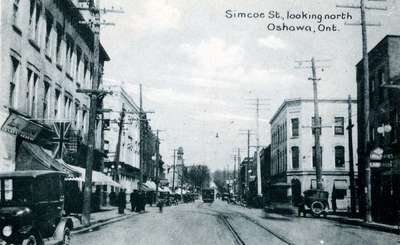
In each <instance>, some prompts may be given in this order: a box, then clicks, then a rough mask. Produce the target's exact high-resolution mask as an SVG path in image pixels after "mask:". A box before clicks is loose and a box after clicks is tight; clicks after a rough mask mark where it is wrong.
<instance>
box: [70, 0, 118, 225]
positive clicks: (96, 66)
mask: <svg viewBox="0 0 400 245" xmlns="http://www.w3.org/2000/svg"><path fill="white" fill-rule="evenodd" d="M87 5H88V7H87V8H86V7H83V8H81V7H78V9H79V10H88V11H89V12H90V15H91V20H90V21H89V22H85V21H82V22H81V24H89V25H90V26H91V29H92V31H93V53H92V57H93V80H92V88H91V89H77V92H78V93H86V94H88V95H89V97H90V109H89V128H88V140H87V145H88V150H87V155H86V172H85V185H84V189H83V206H82V224H83V225H84V226H89V225H90V211H91V195H92V172H93V161H94V155H93V154H94V147H95V131H96V117H97V113H98V111H97V102H98V100H99V99H100V98H102V97H104V96H105V95H106V94H108V93H109V92H106V91H101V90H99V85H100V77H101V74H100V73H101V72H100V26H101V25H109V23H105V22H101V20H100V0H88V1H87ZM106 11H108V12H115V13H123V11H122V10H113V9H112V10H106V9H103V12H106ZM111 25H112V24H111Z"/></svg>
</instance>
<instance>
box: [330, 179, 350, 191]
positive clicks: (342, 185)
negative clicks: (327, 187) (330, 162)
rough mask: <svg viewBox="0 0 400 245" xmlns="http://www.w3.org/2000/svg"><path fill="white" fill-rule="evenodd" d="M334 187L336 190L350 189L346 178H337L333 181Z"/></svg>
mask: <svg viewBox="0 0 400 245" xmlns="http://www.w3.org/2000/svg"><path fill="white" fill-rule="evenodd" d="M333 189H335V190H347V189H348V185H347V182H346V180H335V182H333Z"/></svg>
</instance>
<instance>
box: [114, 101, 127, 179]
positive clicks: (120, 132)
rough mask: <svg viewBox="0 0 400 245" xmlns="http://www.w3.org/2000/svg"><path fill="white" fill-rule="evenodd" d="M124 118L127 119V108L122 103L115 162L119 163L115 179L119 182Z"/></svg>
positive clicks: (116, 167)
mask: <svg viewBox="0 0 400 245" xmlns="http://www.w3.org/2000/svg"><path fill="white" fill-rule="evenodd" d="M124 119H125V108H124V106H123V105H122V110H121V112H120V119H119V122H118V127H119V131H118V141H117V147H116V148H117V149H116V152H115V157H114V162H115V164H116V165H117V166H115V170H116V178H115V180H116V181H117V182H119V175H120V172H119V169H120V165H119V164H120V160H119V159H120V155H121V141H122V140H121V138H122V131H123V130H124Z"/></svg>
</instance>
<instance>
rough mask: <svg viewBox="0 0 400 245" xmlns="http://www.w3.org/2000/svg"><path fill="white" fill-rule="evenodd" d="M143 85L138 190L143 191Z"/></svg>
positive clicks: (140, 95)
mask: <svg viewBox="0 0 400 245" xmlns="http://www.w3.org/2000/svg"><path fill="white" fill-rule="evenodd" d="M142 96H143V95H142V84H140V85H139V168H140V172H139V173H140V175H139V186H138V189H139V190H141V189H142V184H143V156H144V154H143V150H144V149H143V143H144V142H143V139H144V135H143V120H144V118H143V97H142Z"/></svg>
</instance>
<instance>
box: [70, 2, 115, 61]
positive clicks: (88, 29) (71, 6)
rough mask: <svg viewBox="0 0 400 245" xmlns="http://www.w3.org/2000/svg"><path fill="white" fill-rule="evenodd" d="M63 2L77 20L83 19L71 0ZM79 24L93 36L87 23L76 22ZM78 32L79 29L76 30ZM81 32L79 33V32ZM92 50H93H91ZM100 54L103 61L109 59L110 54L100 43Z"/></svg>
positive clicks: (91, 45)
mask: <svg viewBox="0 0 400 245" xmlns="http://www.w3.org/2000/svg"><path fill="white" fill-rule="evenodd" d="M65 3H66V4H67V6H68V7H69V8H70V9H69V10H70V11H71V12H72V13H73V14H75V15H76V16H77V17H78V22H79V21H85V18H84V17H83V15H82V13H81V12H80V11H79V9H78V8H77V6H76V5H75V3H74V2H73V1H72V0H66V1H65ZM78 24H79V25H80V26H82V27H84V28H85V31H88V32H90V33H91V35H92V37H94V32H93V30H92V29H91V28H90V27H89V25H88V24H85V25H82V24H81V23H78ZM76 31H77V32H78V33H79V30H76ZM79 34H81V33H79ZM81 37H82V35H81ZM87 41H91V40H87ZM89 47H93V44H90V45H89ZM92 51H94V50H92ZM100 56H103V58H104V61H110V60H111V59H110V56H109V55H108V54H107V52H106V50H105V49H104V47H103V45H102V44H101V43H100Z"/></svg>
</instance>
